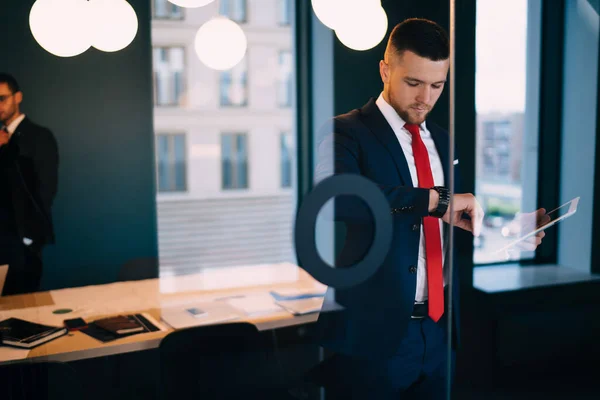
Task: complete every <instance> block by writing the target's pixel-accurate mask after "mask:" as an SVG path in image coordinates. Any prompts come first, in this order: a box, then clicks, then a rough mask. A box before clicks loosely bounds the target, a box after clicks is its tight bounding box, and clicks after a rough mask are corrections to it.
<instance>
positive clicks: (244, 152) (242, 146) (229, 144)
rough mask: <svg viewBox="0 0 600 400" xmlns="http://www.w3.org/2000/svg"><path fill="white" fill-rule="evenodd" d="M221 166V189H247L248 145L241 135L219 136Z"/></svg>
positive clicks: (228, 134)
mask: <svg viewBox="0 0 600 400" xmlns="http://www.w3.org/2000/svg"><path fill="white" fill-rule="evenodd" d="M221 165H222V186H223V189H246V188H248V145H247V136H246V134H243V133H226V134H223V135H222V136H221Z"/></svg>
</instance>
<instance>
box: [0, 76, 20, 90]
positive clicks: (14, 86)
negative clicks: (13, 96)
mask: <svg viewBox="0 0 600 400" xmlns="http://www.w3.org/2000/svg"><path fill="white" fill-rule="evenodd" d="M0 83H6V84H7V85H8V88H9V89H10V91H11V92H12V93H17V92H20V91H21V89H20V88H19V83H18V82H17V80H16V79H15V77H14V76H12V75H11V74H7V73H5V72H0Z"/></svg>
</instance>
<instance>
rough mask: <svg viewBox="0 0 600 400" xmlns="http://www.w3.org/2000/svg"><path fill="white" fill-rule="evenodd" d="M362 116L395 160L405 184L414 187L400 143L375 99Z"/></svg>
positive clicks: (363, 109)
mask: <svg viewBox="0 0 600 400" xmlns="http://www.w3.org/2000/svg"><path fill="white" fill-rule="evenodd" d="M361 116H362V120H363V122H364V123H365V125H366V126H367V127H368V128H369V129H370V130H371V132H373V134H374V135H375V136H376V137H377V138H378V139H379V140H380V141H381V143H382V144H383V145H384V146H385V148H386V149H387V151H388V152H389V153H390V155H391V156H392V158H393V159H394V162H395V164H396V169H397V170H398V174H399V175H400V177H401V178H402V181H403V182H404V184H405V185H409V184H410V185H411V186H414V182H413V181H412V178H411V176H410V171H409V169H408V163H407V162H406V157H404V151H402V147H401V146H400V142H398V138H397V137H396V134H395V133H394V131H393V129H392V127H391V126H390V124H388V122H387V120H386V119H385V117H384V116H383V114H382V113H381V111H380V110H379V107H377V105H376V104H375V101H374V100H373V99H371V100H369V102H368V103H367V104H366V105H365V106H364V107H363V108H362V109H361Z"/></svg>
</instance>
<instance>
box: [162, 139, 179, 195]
mask: <svg viewBox="0 0 600 400" xmlns="http://www.w3.org/2000/svg"><path fill="white" fill-rule="evenodd" d="M156 149H157V150H156V154H157V158H158V159H157V163H156V164H157V168H158V173H157V178H158V191H159V192H182V191H185V190H186V155H185V135H182V134H177V135H172V134H160V135H157V136H156Z"/></svg>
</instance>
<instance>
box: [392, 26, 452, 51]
mask: <svg viewBox="0 0 600 400" xmlns="http://www.w3.org/2000/svg"><path fill="white" fill-rule="evenodd" d="M449 42H450V40H449V39H448V34H447V33H446V31H445V30H444V28H442V27H441V26H439V25H438V24H436V23H435V22H433V21H430V20H427V19H423V18H410V19H407V20H405V21H403V22H400V23H399V24H398V25H396V26H395V27H394V29H393V30H392V33H390V38H389V40H388V51H391V52H392V53H396V54H398V55H402V53H404V52H405V51H406V50H410V51H412V52H413V53H415V54H416V55H418V56H420V57H424V58H428V59H430V60H432V61H441V60H446V59H448V57H449V56H450V44H449Z"/></svg>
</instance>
